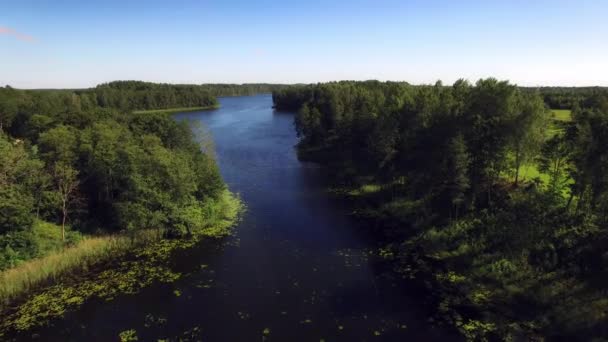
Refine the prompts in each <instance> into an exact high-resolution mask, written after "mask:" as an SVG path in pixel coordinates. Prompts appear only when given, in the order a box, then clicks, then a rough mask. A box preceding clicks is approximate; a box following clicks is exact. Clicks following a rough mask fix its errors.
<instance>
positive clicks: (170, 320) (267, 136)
mask: <svg viewBox="0 0 608 342" xmlns="http://www.w3.org/2000/svg"><path fill="white" fill-rule="evenodd" d="M220 102H221V104H222V107H221V108H220V109H217V110H213V111H208V112H194V113H183V114H178V115H176V119H177V120H192V121H200V122H202V123H203V124H205V125H206V126H207V127H208V128H209V130H210V132H211V133H212V135H213V138H214V141H215V146H216V150H217V158H218V163H219V165H220V169H221V172H222V175H223V177H224V179H225V180H226V182H227V183H228V185H229V187H230V189H231V190H232V191H234V192H238V193H239V194H240V195H241V197H242V199H243V200H244V202H245V203H246V204H247V207H248V209H247V212H246V213H245V214H244V216H243V219H242V220H241V222H240V223H239V224H238V226H237V227H236V228H235V232H236V234H235V236H234V237H230V238H227V239H225V240H224V241H221V242H218V241H203V242H201V243H200V244H199V245H198V246H197V247H196V248H192V249H189V250H184V251H180V252H179V253H177V254H176V255H175V257H174V258H173V260H172V266H173V269H174V270H177V271H179V272H181V273H182V274H183V276H182V278H180V279H179V280H178V281H176V282H174V283H171V284H153V285H152V286H150V287H148V288H145V289H144V290H142V291H140V292H139V293H137V294H135V295H124V296H120V297H118V298H116V299H114V300H113V301H111V302H100V301H96V300H91V301H89V302H87V303H85V304H84V305H83V306H82V307H81V308H80V309H79V310H78V311H77V312H73V313H69V314H66V315H65V317H64V319H62V320H58V321H54V322H52V326H50V327H47V328H44V329H40V330H38V331H35V332H34V334H36V336H39V340H44V341H53V340H56V341H66V340H86V341H111V340H117V339H118V337H117V336H118V334H119V333H120V332H121V331H125V330H129V329H134V330H135V331H136V332H137V335H138V337H139V340H140V341H156V340H158V339H167V338H169V339H171V340H179V339H180V338H181V339H182V340H206V341H209V340H211V341H253V340H268V341H320V340H325V341H337V340H340V341H360V340H383V341H393V340H394V341H404V340H416V341H420V340H424V341H432V340H438V341H439V340H441V341H445V340H446V339H453V338H454V336H451V335H446V333H445V332H444V331H441V330H437V329H434V328H433V327H431V326H430V325H429V324H428V323H427V318H428V317H429V307H430V305H429V303H428V302H427V301H426V300H425V297H424V296H421V295H420V294H421V293H420V292H418V291H417V290H415V287H412V286H411V285H410V284H407V283H403V281H402V280H398V279H395V277H394V275H393V274H392V273H391V272H390V271H388V270H386V269H385V268H384V267H383V266H382V265H381V263H378V262H376V260H374V259H373V257H371V255H370V250H371V248H372V247H373V246H374V241H373V239H372V238H371V237H370V236H369V235H368V234H367V233H366V230H365V227H361V226H359V225H358V224H357V222H355V221H354V220H353V219H352V218H351V217H349V215H348V210H347V208H346V207H345V206H344V204H342V203H340V201H339V200H337V199H336V198H333V197H332V196H328V195H327V193H326V189H325V186H326V180H325V177H324V174H323V169H321V168H319V167H318V166H317V165H315V164H311V163H302V162H299V161H298V160H297V158H296V154H295V152H294V149H293V146H294V145H295V143H296V137H295V134H294V130H293V125H292V121H293V116H292V115H290V113H286V112H274V111H273V110H272V108H271V106H272V100H271V97H270V96H269V95H260V96H253V97H235V98H222V99H220ZM408 289H409V290H408ZM31 338H32V334H31V332H30V333H28V335H27V338H25V337H24V338H23V339H24V340H28V339H31Z"/></svg>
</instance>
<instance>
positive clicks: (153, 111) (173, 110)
mask: <svg viewBox="0 0 608 342" xmlns="http://www.w3.org/2000/svg"><path fill="white" fill-rule="evenodd" d="M218 108H220V105H219V104H218V105H213V106H204V107H180V108H166V109H151V110H134V111H133V114H156V113H168V114H175V113H184V112H198V111H202V110H213V109H218Z"/></svg>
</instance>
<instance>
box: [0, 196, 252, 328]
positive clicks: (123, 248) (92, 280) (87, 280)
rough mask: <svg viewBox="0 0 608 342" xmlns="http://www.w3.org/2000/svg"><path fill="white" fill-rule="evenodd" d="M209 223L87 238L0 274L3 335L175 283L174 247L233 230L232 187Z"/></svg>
mask: <svg viewBox="0 0 608 342" xmlns="http://www.w3.org/2000/svg"><path fill="white" fill-rule="evenodd" d="M209 208H210V210H209V216H208V217H207V221H206V224H205V227H204V228H203V229H200V230H198V231H194V232H193V234H192V236H190V237H188V238H182V239H163V238H162V236H163V235H164V234H163V231H161V230H149V231H144V232H140V233H138V234H134V235H131V236H127V235H124V236H122V235H121V236H107V237H98V238H87V239H84V240H82V242H80V243H78V244H77V245H76V246H74V247H72V248H68V249H66V250H64V251H62V252H59V253H55V254H51V255H48V256H47V257H44V258H42V259H38V260H32V261H30V262H26V263H24V264H22V265H20V266H18V267H16V268H13V269H10V270H7V271H5V272H3V273H2V274H0V299H1V301H0V314H2V316H3V320H2V322H1V323H0V337H2V336H4V334H7V333H10V332H11V331H13V332H19V331H26V330H28V329H31V328H33V327H35V326H40V325H44V324H47V323H48V321H49V320H52V319H54V318H59V317H61V316H62V315H63V314H64V313H66V312H68V311H71V310H74V309H76V308H77V307H78V306H80V305H81V304H83V303H84V302H85V301H86V300H88V299H91V298H93V297H96V298H99V299H102V300H106V301H110V300H112V299H113V298H114V297H116V296H117V295H120V294H129V293H136V292H137V291H138V290H140V289H142V288H144V287H146V286H148V285H150V284H152V283H153V282H156V281H160V282H172V281H175V280H176V279H178V278H180V276H181V274H180V273H179V272H175V271H173V270H172V269H171V267H170V265H169V260H170V258H171V255H172V253H173V252H174V251H176V250H179V249H187V248H191V247H192V246H194V245H195V244H196V243H198V242H199V241H200V240H202V239H205V238H221V237H223V236H226V235H228V234H229V233H230V228H231V227H232V226H233V225H234V224H235V222H236V221H237V220H238V217H239V215H240V213H241V212H242V211H243V209H244V207H243V204H242V202H241V201H240V199H239V198H238V197H237V196H235V195H234V194H232V193H230V192H229V191H227V190H226V191H225V192H223V193H222V194H221V195H220V196H219V197H218V199H217V200H216V202H215V203H214V205H213V206H210V207H209Z"/></svg>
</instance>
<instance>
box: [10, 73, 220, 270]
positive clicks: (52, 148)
mask: <svg viewBox="0 0 608 342" xmlns="http://www.w3.org/2000/svg"><path fill="white" fill-rule="evenodd" d="M148 99H153V101H151V102H147V101H148ZM216 104H217V101H216V99H215V97H214V96H211V95H209V94H208V92H207V91H206V90H202V88H200V87H196V86H192V87H183V86H168V85H154V84H149V83H142V82H113V83H110V84H107V85H101V86H99V87H97V88H94V89H91V90H87V91H77V92H72V91H24V90H17V89H13V88H10V87H5V88H0V128H1V129H0V270H3V269H7V268H11V267H14V266H17V265H19V264H21V263H23V262H24V261H26V260H28V259H32V258H36V257H41V256H44V255H47V254H49V253H52V252H54V251H59V250H62V248H63V247H64V246H66V245H68V246H69V245H75V244H77V243H78V242H79V241H80V240H82V239H83V237H84V236H88V235H100V234H101V235H103V234H109V233H116V232H119V231H120V232H127V233H129V234H131V233H134V232H137V231H143V230H146V229H149V228H157V229H158V228H166V232H165V234H166V235H167V236H182V235H185V234H188V233H191V232H192V231H193V230H196V229H199V228H201V227H203V226H205V225H206V221H207V219H208V218H209V211H210V210H212V209H213V206H215V205H217V201H218V199H219V198H221V197H222V196H223V193H224V192H225V185H224V183H223V181H222V179H221V177H220V175H219V172H218V168H217V165H216V163H215V160H214V159H213V157H212V155H211V154H210V153H208V152H209V151H203V150H204V149H203V150H202V149H201V144H203V146H204V143H205V142H202V141H200V139H199V138H197V137H195V135H194V134H195V133H193V131H192V130H191V128H190V127H189V125H188V123H186V122H181V123H178V122H176V121H175V120H173V118H172V117H171V116H169V115H167V114H164V113H146V114H135V113H132V112H130V111H125V110H124V109H125V108H138V109H139V108H144V109H148V108H163V107H168V106H208V105H216Z"/></svg>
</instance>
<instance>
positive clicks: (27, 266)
mask: <svg viewBox="0 0 608 342" xmlns="http://www.w3.org/2000/svg"><path fill="white" fill-rule="evenodd" d="M161 236H162V232H161V231H160V230H148V231H142V232H139V233H138V234H136V235H135V236H133V237H129V236H127V235H113V236H104V237H89V238H84V239H82V240H81V241H80V242H78V243H77V244H76V245H75V246H73V247H69V248H65V249H61V250H59V251H56V252H54V253H51V254H49V255H47V256H45V257H42V258H39V259H34V260H30V261H26V262H23V263H21V264H20V265H18V266H16V267H14V268H11V269H8V270H6V271H4V272H2V273H0V306H1V305H2V304H8V303H10V302H11V301H12V300H13V299H15V298H17V297H19V296H21V295H23V294H25V293H28V292H29V291H31V290H33V289H35V288H37V287H38V286H40V285H43V284H45V283H47V282H53V281H55V280H59V278H60V277H61V276H63V275H65V274H67V273H71V272H82V271H86V270H88V269H89V268H90V267H91V266H93V265H95V264H98V263H101V262H104V261H108V260H111V259H115V258H118V257H120V256H122V255H124V254H125V253H126V252H127V251H129V250H131V249H133V248H135V247H138V246H140V245H143V244H146V243H149V242H151V241H155V240H158V239H160V237H161Z"/></svg>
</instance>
